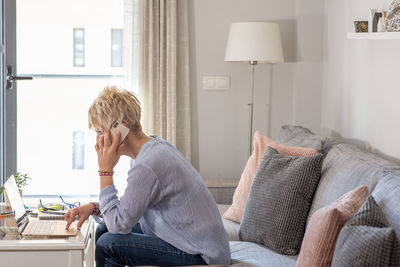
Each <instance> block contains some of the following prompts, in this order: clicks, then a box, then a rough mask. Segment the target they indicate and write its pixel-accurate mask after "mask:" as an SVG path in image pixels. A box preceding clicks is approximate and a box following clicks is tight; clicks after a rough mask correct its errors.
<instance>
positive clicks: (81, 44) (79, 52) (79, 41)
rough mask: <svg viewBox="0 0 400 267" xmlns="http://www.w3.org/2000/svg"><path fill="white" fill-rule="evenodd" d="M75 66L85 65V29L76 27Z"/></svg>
mask: <svg viewBox="0 0 400 267" xmlns="http://www.w3.org/2000/svg"><path fill="white" fill-rule="evenodd" d="M74 67H85V29H82V28H80V29H74Z"/></svg>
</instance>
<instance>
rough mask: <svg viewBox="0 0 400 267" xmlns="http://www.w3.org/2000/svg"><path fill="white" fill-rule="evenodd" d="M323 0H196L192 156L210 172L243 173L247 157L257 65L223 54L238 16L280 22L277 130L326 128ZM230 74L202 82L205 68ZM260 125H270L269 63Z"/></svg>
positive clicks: (258, 95) (260, 78) (259, 75)
mask: <svg viewBox="0 0 400 267" xmlns="http://www.w3.org/2000/svg"><path fill="white" fill-rule="evenodd" d="M320 2H322V1H318V0H281V1H274V0H246V1H243V0H218V1H215V0H190V2H189V3H190V4H189V9H190V10H189V18H190V41H191V42H190V57H191V58H190V60H191V66H190V71H191V89H192V91H191V105H192V115H191V116H192V162H193V164H194V166H195V167H196V168H197V169H198V170H199V171H200V174H201V175H202V177H203V178H208V179H212V178H239V177H240V174H241V172H242V171H243V168H244V165H245V163H246V161H247V158H248V152H247V151H248V142H247V140H248V106H247V103H248V102H249V100H250V74H251V72H250V66H249V65H248V64H245V63H227V62H224V55H225V46H226V40H227V35H228V30H229V25H230V24H231V23H232V22H240V21H275V22H278V23H279V24H280V27H281V35H282V42H283V48H284V54H285V61H286V63H284V64H277V65H274V67H273V77H272V89H273V91H272V114H271V116H272V131H271V136H272V137H276V136H277V132H278V131H279V128H280V126H281V125H282V124H301V125H304V126H306V127H309V128H311V129H312V130H314V131H317V132H318V131H320V122H321V117H320V114H321V105H320V99H321V86H322V63H321V59H322V25H323V24H322V13H323V3H320ZM216 75H229V76H230V77H231V88H230V89H229V90H228V91H221V92H210V91H204V90H203V89H202V78H203V76H216ZM255 79H256V80H255V103H254V105H255V106H254V110H255V114H254V116H255V122H254V128H255V130H261V131H262V132H264V133H267V130H268V120H267V118H268V114H267V111H268V103H269V99H268V88H269V86H270V81H271V77H270V66H269V65H266V64H262V65H257V66H256V72H255Z"/></svg>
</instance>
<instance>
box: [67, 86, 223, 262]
mask: <svg viewBox="0 0 400 267" xmlns="http://www.w3.org/2000/svg"><path fill="white" fill-rule="evenodd" d="M140 116H141V110H140V104H139V101H138V100H137V98H136V97H135V96H134V95H133V94H131V93H129V92H128V91H125V90H118V89H116V88H115V87H111V88H106V89H105V90H104V91H103V92H102V93H100V95H99V96H98V98H97V99H95V100H94V102H93V104H92V106H91V107H90V109H89V127H90V128H94V129H95V130H96V132H97V143H96V151H97V156H98V165H99V178H100V195H99V203H89V204H87V205H83V206H81V207H78V208H74V209H72V210H70V211H69V212H68V213H67V214H66V215H65V220H66V221H67V225H66V228H67V229H68V228H69V226H70V224H71V223H72V222H73V221H74V220H75V217H76V216H78V217H79V222H78V224H77V227H78V229H79V228H80V226H81V225H82V223H83V222H84V221H85V220H86V219H87V218H88V217H89V215H98V216H101V218H102V220H103V224H99V226H98V227H97V229H96V237H95V242H96V264H97V266H125V265H161V266H179V265H201V264H225V265H228V264H230V251H229V243H228V237H227V234H226V232H225V229H224V227H223V224H222V220H221V217H220V215H219V212H218V209H217V206H216V204H215V201H214V200H213V198H212V196H211V194H210V193H209V191H208V190H207V188H206V186H205V185H204V184H203V182H202V179H201V177H200V175H199V173H198V172H197V171H196V170H195V169H194V168H193V166H192V165H191V164H190V163H189V162H188V161H187V160H186V158H185V157H184V156H183V155H182V154H181V153H180V152H179V151H178V150H177V149H176V148H175V147H174V146H172V145H171V144H169V143H168V142H167V141H165V140H163V139H161V138H158V137H157V136H150V137H149V136H146V135H145V134H144V133H143V132H142V127H141V125H140ZM115 122H118V123H122V124H123V125H125V126H126V127H128V128H129V133H128V135H127V136H126V138H125V139H124V140H123V141H122V143H121V144H120V137H121V134H120V133H117V134H111V133H110V131H109V129H110V127H111V125H113V124H114V123H115ZM121 155H126V156H129V157H131V158H132V164H131V166H132V168H131V169H130V170H129V172H128V179H127V181H128V183H127V187H126V189H125V193H124V195H123V196H122V197H121V198H120V199H118V197H117V190H116V189H115V186H114V182H113V169H114V167H115V165H116V164H117V163H118V160H119V158H120V156H121Z"/></svg>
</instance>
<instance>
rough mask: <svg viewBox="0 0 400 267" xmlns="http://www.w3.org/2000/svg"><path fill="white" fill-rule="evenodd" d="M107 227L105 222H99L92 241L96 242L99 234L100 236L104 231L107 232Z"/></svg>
mask: <svg viewBox="0 0 400 267" xmlns="http://www.w3.org/2000/svg"><path fill="white" fill-rule="evenodd" d="M107 232H108V229H107V226H106V225H105V224H99V225H98V226H97V228H96V234H95V239H94V242H95V244H97V241H98V240H99V238H100V236H102V235H103V234H104V233H107Z"/></svg>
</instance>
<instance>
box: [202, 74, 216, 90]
mask: <svg viewBox="0 0 400 267" xmlns="http://www.w3.org/2000/svg"><path fill="white" fill-rule="evenodd" d="M203 89H205V90H213V89H215V76H204V77H203Z"/></svg>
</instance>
